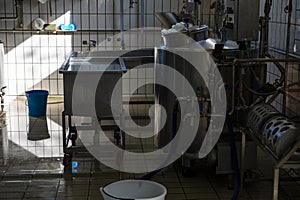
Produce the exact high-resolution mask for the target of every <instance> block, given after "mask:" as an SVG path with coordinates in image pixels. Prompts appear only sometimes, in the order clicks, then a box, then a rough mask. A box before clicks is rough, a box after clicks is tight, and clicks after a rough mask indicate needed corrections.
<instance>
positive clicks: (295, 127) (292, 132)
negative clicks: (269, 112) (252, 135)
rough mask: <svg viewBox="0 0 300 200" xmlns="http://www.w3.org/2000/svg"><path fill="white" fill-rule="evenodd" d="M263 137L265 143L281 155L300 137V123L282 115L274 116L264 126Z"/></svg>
mask: <svg viewBox="0 0 300 200" xmlns="http://www.w3.org/2000/svg"><path fill="white" fill-rule="evenodd" d="M263 137H264V142H265V144H266V145H267V146H269V147H270V148H271V150H272V151H273V152H274V153H275V154H276V155H277V156H278V157H281V156H283V155H284V154H285V153H286V152H287V150H288V149H289V148H290V147H291V146H292V145H293V144H294V143H295V142H297V141H298V140H299V139H300V135H299V124H298V123H296V122H294V121H292V120H290V119H288V118H287V117H285V116H282V115H281V116H275V117H272V118H271V119H269V120H268V121H267V122H266V123H265V125H264V126H263Z"/></svg>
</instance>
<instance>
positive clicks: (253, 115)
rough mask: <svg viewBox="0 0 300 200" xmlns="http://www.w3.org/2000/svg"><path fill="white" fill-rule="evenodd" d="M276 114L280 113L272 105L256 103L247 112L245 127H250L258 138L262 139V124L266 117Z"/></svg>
mask: <svg viewBox="0 0 300 200" xmlns="http://www.w3.org/2000/svg"><path fill="white" fill-rule="evenodd" d="M277 115H280V113H279V112H278V111H277V110H276V109H275V108H274V107H273V106H271V105H268V104H264V103H263V104H258V105H256V106H254V107H253V108H252V109H251V110H250V111H249V113H248V119H247V127H248V128H250V129H251V130H252V131H253V133H254V134H255V135H256V136H257V137H258V138H259V139H262V134H261V133H262V131H261V130H262V126H263V125H264V124H265V122H266V121H267V120H268V119H270V118H272V117H274V116H277Z"/></svg>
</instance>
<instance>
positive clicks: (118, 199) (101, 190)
mask: <svg viewBox="0 0 300 200" xmlns="http://www.w3.org/2000/svg"><path fill="white" fill-rule="evenodd" d="M100 192H101V193H102V194H103V195H106V196H108V197H110V198H113V199H116V200H136V199H125V198H122V199H121V198H118V197H114V196H112V195H110V194H108V193H107V192H105V190H104V187H101V188H100Z"/></svg>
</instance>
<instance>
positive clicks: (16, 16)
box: [0, 0, 21, 20]
mask: <svg viewBox="0 0 300 200" xmlns="http://www.w3.org/2000/svg"><path fill="white" fill-rule="evenodd" d="M20 2H21V0H15V9H16V15H15V16H14V17H0V20H18V19H19V9H18V7H19V3H20Z"/></svg>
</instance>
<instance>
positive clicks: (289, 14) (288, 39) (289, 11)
mask: <svg viewBox="0 0 300 200" xmlns="http://www.w3.org/2000/svg"><path fill="white" fill-rule="evenodd" d="M292 11H293V0H289V5H288V6H287V10H285V12H287V13H288V24H287V31H286V47H285V58H286V59H288V58H289V53H290V43H291V42H290V39H291V35H290V34H291V23H292ZM288 65H289V62H285V81H284V88H285V90H287V85H288V78H289V66H288ZM286 100H287V99H286V96H284V98H283V113H284V114H285V112H286V110H285V107H286Z"/></svg>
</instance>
